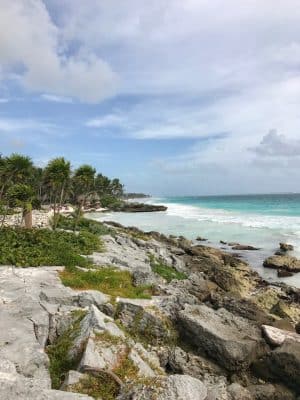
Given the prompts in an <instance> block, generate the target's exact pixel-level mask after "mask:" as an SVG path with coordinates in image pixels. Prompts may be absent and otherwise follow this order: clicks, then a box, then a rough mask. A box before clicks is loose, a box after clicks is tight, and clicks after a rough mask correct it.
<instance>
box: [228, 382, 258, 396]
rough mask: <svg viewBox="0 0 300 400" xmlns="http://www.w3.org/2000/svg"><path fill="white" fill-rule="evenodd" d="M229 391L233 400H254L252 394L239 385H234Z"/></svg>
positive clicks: (230, 386)
mask: <svg viewBox="0 0 300 400" xmlns="http://www.w3.org/2000/svg"><path fill="white" fill-rule="evenodd" d="M227 390H228V393H229V394H230V396H231V400H253V397H252V395H251V393H250V392H249V391H248V390H247V389H246V388H244V387H243V386H241V385H239V384H238V383H232V384H231V385H229V386H228V389H227Z"/></svg>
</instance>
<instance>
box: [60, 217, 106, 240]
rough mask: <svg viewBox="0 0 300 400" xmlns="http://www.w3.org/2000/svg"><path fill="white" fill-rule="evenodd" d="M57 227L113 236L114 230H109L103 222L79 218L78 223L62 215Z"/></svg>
mask: <svg viewBox="0 0 300 400" xmlns="http://www.w3.org/2000/svg"><path fill="white" fill-rule="evenodd" d="M57 227H58V228H61V229H65V230H72V231H73V230H75V228H76V230H77V231H87V232H90V233H93V234H95V235H108V234H112V233H113V230H111V229H109V228H108V227H107V226H105V225H104V224H103V223H102V222H98V221H94V220H92V219H88V218H83V217H81V218H79V219H78V221H76V220H75V219H74V218H73V217H71V216H69V217H65V216H64V215H60V216H59V218H58V221H57Z"/></svg>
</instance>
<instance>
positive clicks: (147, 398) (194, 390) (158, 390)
mask: <svg viewBox="0 0 300 400" xmlns="http://www.w3.org/2000/svg"><path fill="white" fill-rule="evenodd" d="M117 399H118V400H152V399H159V400H208V397H207V389H206V387H205V386H204V385H203V383H202V382H201V381H199V380H198V379H195V378H192V377H191V376H188V375H170V376H168V377H166V378H159V379H158V378H153V379H152V381H151V380H149V382H148V384H145V383H142V384H136V385H135V386H133V385H129V386H127V387H126V386H125V387H123V388H122V390H121V394H120V395H119V396H118V398H117Z"/></svg>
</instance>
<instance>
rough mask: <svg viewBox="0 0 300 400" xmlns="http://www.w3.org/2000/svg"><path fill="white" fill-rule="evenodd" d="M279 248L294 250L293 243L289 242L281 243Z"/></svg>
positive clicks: (285, 250) (284, 250)
mask: <svg viewBox="0 0 300 400" xmlns="http://www.w3.org/2000/svg"><path fill="white" fill-rule="evenodd" d="M279 248H280V250H281V251H283V252H287V251H293V250H294V246H293V245H291V244H288V243H279Z"/></svg>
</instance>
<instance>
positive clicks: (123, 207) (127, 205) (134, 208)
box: [114, 202, 168, 213]
mask: <svg viewBox="0 0 300 400" xmlns="http://www.w3.org/2000/svg"><path fill="white" fill-rule="evenodd" d="M167 209H168V207H166V206H161V205H155V204H145V203H131V202H124V203H121V204H120V205H118V206H117V207H114V211H119V212H132V213H137V212H158V211H166V210H167Z"/></svg>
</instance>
